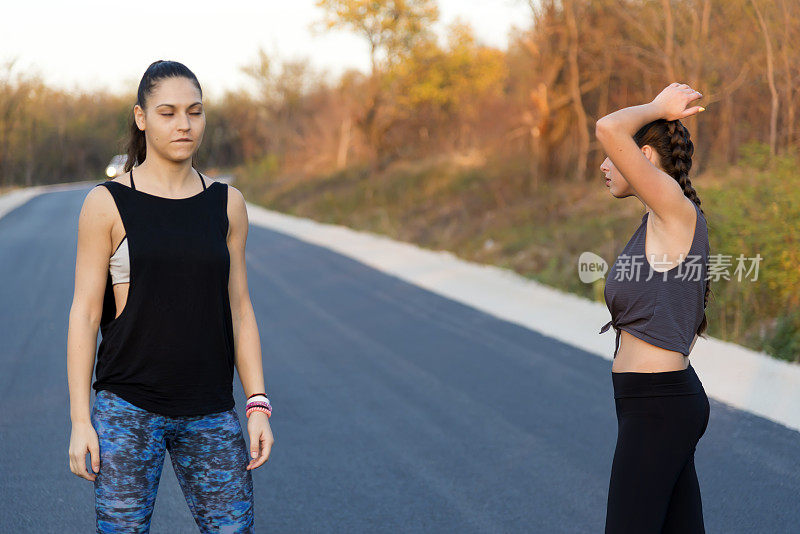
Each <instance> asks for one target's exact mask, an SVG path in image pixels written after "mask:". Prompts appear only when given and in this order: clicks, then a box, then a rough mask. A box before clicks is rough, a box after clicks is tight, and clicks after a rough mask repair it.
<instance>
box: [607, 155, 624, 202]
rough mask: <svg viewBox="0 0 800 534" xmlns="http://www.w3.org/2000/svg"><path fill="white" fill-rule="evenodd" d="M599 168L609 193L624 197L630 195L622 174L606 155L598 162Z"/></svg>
mask: <svg viewBox="0 0 800 534" xmlns="http://www.w3.org/2000/svg"><path fill="white" fill-rule="evenodd" d="M600 170H601V171H603V174H604V176H605V177H604V183H605V185H606V187H607V188H608V190H609V191H611V194H612V195H613V196H615V197H616V198H624V197H627V196H630V194H631V192H630V191H629V189H630V185H629V184H628V181H627V180H626V179H625V177H624V176H622V174H620V172H619V171H618V170H617V168H616V167H615V166H614V163H612V161H611V159H610V158H608V157H606V159H604V160H603V163H601V164H600Z"/></svg>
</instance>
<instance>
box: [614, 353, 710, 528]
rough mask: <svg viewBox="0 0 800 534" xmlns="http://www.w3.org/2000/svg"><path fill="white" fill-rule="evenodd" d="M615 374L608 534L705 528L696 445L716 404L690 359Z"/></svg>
mask: <svg viewBox="0 0 800 534" xmlns="http://www.w3.org/2000/svg"><path fill="white" fill-rule="evenodd" d="M611 377H612V382H613V384H614V402H615V404H616V408H617V423H618V431H617V447H616V450H615V451H614V461H613V464H612V467H611V481H610V484H609V489H608V508H607V510H606V530H605V531H606V534H621V533H636V534H660V533H672V532H676V533H677V532H680V533H682V534H696V533H703V532H705V527H704V525H703V506H702V502H701V499H700V486H699V484H698V482H697V473H696V472H695V469H694V450H695V446H696V445H697V442H698V440H699V439H700V437H701V436H702V435H703V434H704V433H705V431H706V427H707V426H708V416H709V409H710V406H709V403H708V397H707V396H706V393H705V391H704V389H703V386H702V384H701V382H700V379H699V378H698V377H697V374H695V372H694V369H693V368H692V366H691V364H690V365H689V367H687V368H686V369H683V370H681V371H667V372H662V373H611Z"/></svg>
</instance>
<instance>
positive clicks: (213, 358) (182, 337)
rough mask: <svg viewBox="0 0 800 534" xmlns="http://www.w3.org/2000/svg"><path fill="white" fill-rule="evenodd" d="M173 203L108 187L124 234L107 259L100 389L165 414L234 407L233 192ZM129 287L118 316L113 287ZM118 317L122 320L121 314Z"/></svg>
mask: <svg viewBox="0 0 800 534" xmlns="http://www.w3.org/2000/svg"><path fill="white" fill-rule="evenodd" d="M198 177H199V179H200V181H201V182H202V184H203V190H202V191H201V192H200V193H197V194H195V195H193V196H190V197H186V198H167V197H159V196H156V195H151V194H149V193H145V192H144V191H140V190H138V189H136V185H135V182H134V180H133V172H131V185H130V187H129V186H127V185H124V184H122V183H120V182H115V181H113V180H107V181H105V182H103V183H100V184H97V186H104V187H106V188H107V189H108V191H109V192H110V193H111V196H112V197H113V199H114V203H115V204H116V207H117V211H118V212H119V215H120V218H121V220H122V224H123V227H124V231H125V238H124V240H123V242H124V245H123V244H122V243H121V244H120V245H119V246H118V247H117V249H116V250H115V252H114V254H113V256H112V258H111V259H110V261H109V272H108V275H107V282H106V290H105V294H104V297H103V313H102V316H101V319H100V333H101V335H102V340H101V342H100V346H99V348H98V352H97V365H96V369H95V374H96V380H95V382H94V384H93V385H92V387H93V388H94V390H95V391H98V392H99V391H100V390H104V389H105V390H109V391H111V392H113V393H115V394H117V395H119V396H120V397H122V398H123V399H125V400H126V401H128V402H130V403H131V404H134V405H136V406H138V407H140V408H142V409H145V410H148V411H151V412H154V413H159V414H163V415H167V416H195V415H206V414H210V413H218V412H222V411H225V410H229V409H231V408H233V407H234V405H235V403H234V398H233V371H234V337H233V322H232V316H231V308H230V300H229V295H228V281H229V273H230V255H229V252H228V244H227V234H228V225H229V221H228V215H227V205H228V186H227V185H226V184H224V183H222V182H217V181H213V180H211V181H210V182H211V183H210V184H209V185H208V187H206V183H205V182H206V181H205V179H204V178H203V176H202V175H201V174H200V173H198ZM123 281H125V282H129V283H130V285H129V287H128V297H127V299H126V300H125V305H124V307H123V309H122V311H121V312H120V314H119V315H116V303H115V296H114V292H113V289H112V285H113V284H114V283H121V282H123ZM115 315H116V316H115Z"/></svg>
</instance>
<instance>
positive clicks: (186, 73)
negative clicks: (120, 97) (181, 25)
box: [124, 59, 203, 172]
mask: <svg viewBox="0 0 800 534" xmlns="http://www.w3.org/2000/svg"><path fill="white" fill-rule="evenodd" d="M180 77H183V78H187V79H189V80H191V81H192V82H193V83H194V85H195V86H196V87H197V90H198V91H200V98H203V89H201V88H200V82H199V81H198V80H197V76H195V75H194V73H193V72H192V71H190V70H189V69H188V67H186V65H184V64H183V63H179V62H177V61H164V60H162V59H159V60H158V61H154V62H153V63H151V64H150V66H149V67H147V70H146V71H144V75H142V79H141V81H140V82H139V89H138V90H137V92H136V104H138V105H139V106H140V107H141V108H142V109H145V106H146V105H147V99H148V97H149V96H150V94H151V93H152V92H153V89H154V88H155V86H156V84H158V82H160V81H161V80H163V79H164V78H180ZM125 153H126V154H127V156H128V158H127V160H126V161H125V168H124V172H128V171H130V170H131V169H133V168H134V167H135V166H136V165H139V164H141V163H142V162H143V161H144V159H145V157H147V143H146V142H145V137H144V131H143V130H140V129H139V127H138V126H137V125H136V119H135V115H134V113H133V107H131V115H130V128H129V130H128V139H127V141H126V142H125ZM194 163H195V156H194V155H193V156H192V166H194Z"/></svg>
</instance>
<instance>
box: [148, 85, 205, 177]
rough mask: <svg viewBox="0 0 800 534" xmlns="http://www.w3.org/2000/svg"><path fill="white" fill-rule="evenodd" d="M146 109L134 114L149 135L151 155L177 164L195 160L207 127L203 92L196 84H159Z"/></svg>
mask: <svg viewBox="0 0 800 534" xmlns="http://www.w3.org/2000/svg"><path fill="white" fill-rule="evenodd" d="M145 108H146V109H145V110H142V108H141V107H139V106H138V105H136V106H134V114H135V116H136V124H137V125H138V126H139V129H140V130H144V133H145V139H146V140H147V155H148V156H149V155H150V154H151V153H153V152H154V153H157V154H158V155H159V156H160V157H162V158H164V159H166V160H169V161H174V162H176V163H177V162H182V161H186V160H187V159H191V157H192V155H193V154H194V153H195V151H196V150H197V149H198V148H199V147H200V142H201V141H202V140H203V132H204V131H205V127H206V114H205V111H204V110H203V103H202V101H201V97H200V91H199V89H197V87H196V86H195V85H194V83H193V82H192V81H191V80H189V79H188V78H184V77H177V78H174V77H173V78H165V79H162V80H159V81H158V83H156V85H155V87H154V88H153V90H152V92H151V93H150V95H149V96H148V97H147V102H145ZM187 139H188V140H187ZM151 151H152V152H151Z"/></svg>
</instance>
